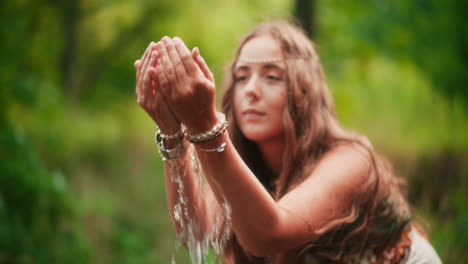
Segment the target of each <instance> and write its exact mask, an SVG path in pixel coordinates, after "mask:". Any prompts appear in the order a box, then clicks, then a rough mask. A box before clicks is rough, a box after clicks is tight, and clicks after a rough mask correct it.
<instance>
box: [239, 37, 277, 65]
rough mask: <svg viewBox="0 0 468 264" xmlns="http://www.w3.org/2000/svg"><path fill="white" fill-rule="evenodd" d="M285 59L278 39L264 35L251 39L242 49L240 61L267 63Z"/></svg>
mask: <svg viewBox="0 0 468 264" xmlns="http://www.w3.org/2000/svg"><path fill="white" fill-rule="evenodd" d="M282 59H283V54H282V52H281V47H280V45H279V43H278V41H277V40H276V39H274V38H272V37H271V36H268V35H263V36H258V37H254V38H252V39H250V40H249V41H247V43H245V44H244V46H243V47H242V49H241V52H240V54H239V58H238V59H237V61H238V62H244V63H267V62H279V61H281V60H282Z"/></svg>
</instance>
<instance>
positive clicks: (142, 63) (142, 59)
mask: <svg viewBox="0 0 468 264" xmlns="http://www.w3.org/2000/svg"><path fill="white" fill-rule="evenodd" d="M153 43H154V42H152V41H151V42H150V44H149V45H148V47H147V48H146V50H145V52H144V53H143V56H142V57H141V59H140V66H142V65H144V63H145V62H146V59H147V58H148V53H149V51H150V47H151V46H152V45H153ZM141 72H142V71H141V67H140V68H139V69H138V73H141Z"/></svg>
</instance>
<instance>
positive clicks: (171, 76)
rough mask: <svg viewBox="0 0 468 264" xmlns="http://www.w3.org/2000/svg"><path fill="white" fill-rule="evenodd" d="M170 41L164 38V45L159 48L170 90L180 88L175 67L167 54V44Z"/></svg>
mask: <svg viewBox="0 0 468 264" xmlns="http://www.w3.org/2000/svg"><path fill="white" fill-rule="evenodd" d="M169 41H170V38H168V37H164V38H163V42H164V44H162V45H160V46H159V47H158V51H159V53H160V54H161V64H162V68H163V70H164V74H165V77H166V80H167V82H168V83H169V86H170V88H179V87H178V85H176V84H177V83H178V81H177V76H176V75H175V71H174V66H173V65H172V61H171V59H170V58H169V54H168V53H167V48H166V44H167V43H168V42H169Z"/></svg>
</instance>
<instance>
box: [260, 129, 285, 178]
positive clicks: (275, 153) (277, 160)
mask: <svg viewBox="0 0 468 264" xmlns="http://www.w3.org/2000/svg"><path fill="white" fill-rule="evenodd" d="M257 145H258V149H259V150H260V153H262V156H263V159H264V160H265V162H266V163H267V165H268V167H269V168H270V169H271V170H272V171H273V172H274V173H275V174H277V175H278V174H279V173H280V172H281V169H282V167H283V152H284V148H285V140H284V136H283V135H281V136H278V137H277V138H274V139H270V140H267V141H261V142H257Z"/></svg>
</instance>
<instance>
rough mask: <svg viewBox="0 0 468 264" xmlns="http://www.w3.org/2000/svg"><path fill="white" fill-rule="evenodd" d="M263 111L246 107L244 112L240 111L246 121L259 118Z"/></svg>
mask: <svg viewBox="0 0 468 264" xmlns="http://www.w3.org/2000/svg"><path fill="white" fill-rule="evenodd" d="M264 115H265V113H263V112H260V111H258V110H255V109H247V110H245V111H244V112H242V116H243V117H244V118H245V119H246V120H247V121H257V120H259V119H261V118H262V117H263V116H264Z"/></svg>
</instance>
